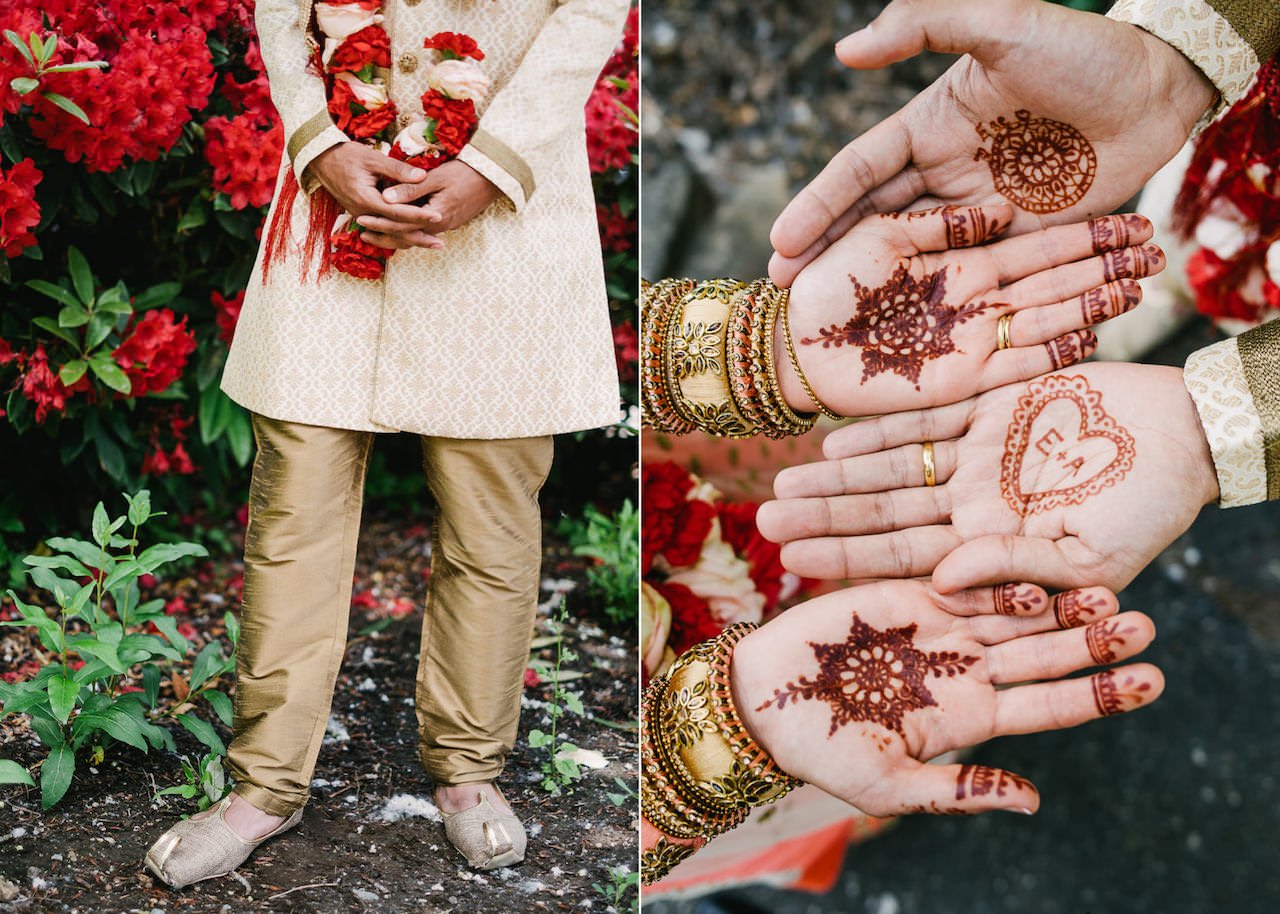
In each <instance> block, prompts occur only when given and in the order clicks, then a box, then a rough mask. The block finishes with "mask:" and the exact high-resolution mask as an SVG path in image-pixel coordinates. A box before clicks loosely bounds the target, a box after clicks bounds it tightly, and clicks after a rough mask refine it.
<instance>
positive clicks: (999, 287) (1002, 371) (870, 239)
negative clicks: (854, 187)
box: [774, 206, 1165, 415]
mask: <svg viewBox="0 0 1280 914" xmlns="http://www.w3.org/2000/svg"><path fill="white" fill-rule="evenodd" d="M1011 215H1012V209H1011V208H1010V207H1008V206H988V207H943V208H939V209H936V210H928V211H921V212H913V213H907V214H897V213H895V214H891V215H884V216H873V217H870V218H868V219H865V220H863V221H862V222H860V223H859V224H858V225H857V226H855V227H854V228H853V229H852V230H850V231H849V232H848V234H846V235H845V236H844V238H842V239H841V240H840V241H838V242H837V243H836V244H835V245H833V246H832V247H831V248H829V249H828V250H827V251H826V252H824V253H823V255H822V256H821V257H819V258H818V259H817V260H816V261H814V263H813V264H812V265H811V266H810V267H809V269H807V270H806V271H805V273H804V274H803V275H802V276H801V277H800V278H799V279H797V280H796V283H795V285H794V286H793V287H792V289H791V295H790V302H789V306H788V321H789V330H790V333H791V341H792V349H793V350H794V352H795V357H796V359H797V360H798V361H799V363H800V367H801V369H802V370H803V371H804V372H805V375H806V376H807V377H808V379H809V381H810V383H811V384H812V386H813V388H814V391H815V392H816V394H817V395H818V398H819V399H821V400H822V401H823V402H824V403H825V404H826V405H827V406H829V407H830V408H832V409H833V410H836V411H837V412H841V413H843V414H845V415H868V414H878V413H884V412H893V411H898V410H904V409H916V408H919V407H922V406H929V405H936V404H940V403H947V402H954V401H955V400H957V399H961V398H963V397H966V396H971V395H972V394H975V393H979V392H981V391H984V390H989V389H991V388H993V387H998V386H1000V385H1003V384H1008V383H1010V382H1012V381H1019V380H1023V379H1026V378H1030V377H1034V376H1036V375H1039V374H1043V373H1044V372H1047V371H1051V370H1053V369H1055V368H1061V367H1063V366H1066V365H1071V364H1074V363H1075V362H1078V361H1080V360H1082V359H1083V358H1085V357H1086V356H1088V355H1089V354H1090V353H1091V352H1092V351H1093V347H1094V345H1095V343H1096V341H1095V339H1094V336H1093V334H1092V332H1091V331H1090V330H1089V328H1090V327H1091V326H1093V325H1095V324H1098V323H1101V322H1102V321H1106V320H1109V319H1110V318H1112V317H1115V316H1117V315H1119V314H1123V313H1124V312H1126V311H1129V310H1131V309H1132V308H1134V307H1135V306H1136V305H1137V304H1138V302H1139V301H1140V300H1141V297H1142V293H1141V290H1140V288H1139V286H1138V284H1137V282H1136V281H1135V280H1136V279H1138V278H1140V277H1143V276H1149V275H1151V274H1153V273H1158V272H1159V271H1160V270H1162V269H1164V263H1165V261H1164V255H1163V253H1162V252H1161V251H1160V249H1159V248H1158V247H1156V246H1155V245H1153V244H1150V243H1148V240H1149V239H1150V238H1151V234H1152V227H1151V223H1149V222H1148V221H1147V220H1146V219H1144V218H1143V217H1141V216H1137V215H1120V216H1104V217H1102V218H1100V219H1095V220H1093V221H1092V222H1088V223H1081V224H1078V225H1070V226H1060V227H1057V228H1052V229H1047V230H1044V231H1040V232H1035V233H1032V234H1029V235H1024V236H1020V237H1018V238H1013V239H1008V240H1003V241H993V240H992V239H994V238H995V237H996V236H998V235H999V234H1000V233H1001V232H1002V231H1003V230H1004V229H1005V228H1006V227H1007V225H1008V222H1009V219H1010V218H1011ZM975 245H976V246H975ZM1003 315H1010V319H1009V322H1008V330H1009V342H1010V343H1011V344H1012V345H1011V347H1010V348H1008V349H1007V350H998V349H997V340H998V336H999V331H998V323H999V321H1000V319H1001V317H1002V316H1003ZM787 329H788V327H787V326H786V325H784V323H783V322H782V321H781V320H780V321H779V322H778V328H777V334H778V338H777V339H776V340H775V344H774V350H775V359H774V361H775V364H776V365H777V368H778V372H779V382H780V384H781V387H782V393H783V396H784V398H785V399H786V400H787V402H788V403H790V404H791V405H792V406H793V407H795V408H796V409H798V410H802V411H811V410H812V409H813V404H812V401H811V400H810V398H809V395H808V393H807V392H806V391H805V389H804V386H803V384H802V383H801V381H800V379H799V376H798V375H797V374H796V372H795V370H794V368H793V366H792V361H791V358H790V353H789V352H788V350H787V346H786V338H785V333H786V332H787Z"/></svg>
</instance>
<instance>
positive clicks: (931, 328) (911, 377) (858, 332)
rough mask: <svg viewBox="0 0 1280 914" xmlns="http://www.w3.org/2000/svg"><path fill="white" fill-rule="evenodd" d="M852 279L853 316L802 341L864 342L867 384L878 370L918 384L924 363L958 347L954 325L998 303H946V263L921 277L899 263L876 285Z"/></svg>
mask: <svg viewBox="0 0 1280 914" xmlns="http://www.w3.org/2000/svg"><path fill="white" fill-rule="evenodd" d="M849 281H850V282H852V283H853V298H854V310H853V317H851V318H849V320H847V321H846V322H845V323H844V324H843V325H838V324H832V325H831V326H830V327H825V328H823V329H821V330H819V331H818V336H817V337H816V338H813V337H804V338H802V339H801V340H800V342H801V344H802V345H805V346H812V345H813V344H815V343H821V344H822V348H823V349H826V348H827V347H828V346H836V347H839V346H842V345H845V344H847V345H849V346H856V347H859V348H860V349H861V350H862V383H864V384H865V383H866V382H867V381H868V380H870V379H871V378H873V377H875V376H876V375H878V374H884V373H886V372H892V373H893V374H896V375H900V376H902V377H904V378H906V379H907V380H908V381H910V382H911V383H912V384H914V385H915V387H916V390H919V389H920V370H921V369H922V368H923V367H924V363H925V362H929V361H932V360H934V359H938V358H941V357H942V356H944V355H949V354H950V353H953V352H957V351H958V350H957V349H956V344H955V342H954V341H953V340H952V339H951V333H952V331H953V330H954V329H955V328H956V327H957V326H959V325H960V324H963V323H964V322H965V321H967V320H970V319H972V318H974V317H977V316H978V315H979V314H982V313H983V312H984V311H988V310H990V309H992V308H994V307H996V305H994V304H987V303H986V302H980V303H974V302H967V303H966V304H964V305H961V306H960V307H958V308H957V307H955V306H954V305H949V304H947V303H946V302H945V301H944V300H943V299H944V298H945V297H946V294H947V271H946V270H945V269H943V270H939V271H938V272H936V273H928V274H926V275H924V276H923V277H921V278H920V279H916V278H915V277H914V276H912V275H911V272H910V270H908V269H907V268H906V266H905V265H899V266H898V268H897V269H896V270H895V271H894V273H893V275H892V276H891V277H889V281H888V282H886V283H885V284H884V285H883V286H879V287H878V288H874V289H873V288H870V287H868V286H864V285H862V283H860V282H858V280H857V278H856V277H854V276H850V277H849ZM1001 307H1004V306H1001Z"/></svg>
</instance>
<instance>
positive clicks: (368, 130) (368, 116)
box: [329, 79, 396, 140]
mask: <svg viewBox="0 0 1280 914" xmlns="http://www.w3.org/2000/svg"><path fill="white" fill-rule="evenodd" d="M329 113H330V114H332V115H333V116H334V119H335V123H336V124H337V125H338V129H339V130H341V131H342V132H343V133H345V134H347V136H349V137H351V138H352V139H357V140H364V139H368V138H369V137H371V136H376V135H377V134H379V133H381V132H382V131H383V130H385V129H387V127H389V126H390V125H391V124H392V123H394V122H395V119H396V106H395V105H394V104H393V103H392V102H387V103H386V104H385V105H379V106H378V107H376V108H374V109H373V110H370V109H368V108H366V107H365V106H364V105H362V104H360V101H359V99H357V98H356V94H355V92H354V91H352V89H351V86H350V85H349V84H348V83H346V82H345V81H343V80H341V79H335V80H334V81H333V88H332V89H330V90H329Z"/></svg>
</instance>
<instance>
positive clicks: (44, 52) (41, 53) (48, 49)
mask: <svg viewBox="0 0 1280 914" xmlns="http://www.w3.org/2000/svg"><path fill="white" fill-rule="evenodd" d="M29 40H30V42H31V50H32V51H33V52H34V53H35V55H36V62H37V63H39V64H40V66H41V67H43V66H44V65H45V64H47V63H48V62H49V58H50V57H52V56H53V52H54V51H55V50H57V47H58V36H57V35H50V36H49V38H48V40H46V41H41V40H40V36H38V35H36V34H35V33H34V32H32V33H31V38H30V39H29Z"/></svg>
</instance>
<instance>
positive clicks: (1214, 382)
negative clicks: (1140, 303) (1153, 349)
mask: <svg viewBox="0 0 1280 914" xmlns="http://www.w3.org/2000/svg"><path fill="white" fill-rule="evenodd" d="M1182 379H1183V383H1185V384H1186V386H1187V391H1188V392H1189V393H1190V394H1191V399H1192V400H1193V401H1195V404H1196V411H1197V412H1199V414H1200V422H1201V424H1202V425H1203V426H1204V433H1205V437H1206V438H1208V440H1209V450H1210V452H1211V453H1212V454H1213V464H1214V469H1215V470H1216V471H1217V474H1218V488H1219V489H1220V497H1219V499H1218V504H1220V505H1221V506H1222V507H1224V508H1234V507H1237V506H1240V505H1252V504H1255V503H1256V502H1260V501H1266V500H1267V466H1266V460H1265V455H1264V452H1263V439H1262V418H1261V416H1259V414H1258V410H1257V407H1256V406H1255V405H1254V402H1253V396H1252V395H1251V394H1250V392H1249V382H1248V380H1247V379H1246V378H1245V373H1244V366H1243V365H1242V364H1241V362H1240V349H1239V346H1238V344H1237V343H1236V341H1235V340H1234V339H1230V340H1223V341H1222V342H1220V343H1214V344H1213V345H1212V346H1206V347H1205V348H1204V349H1201V350H1198V351H1197V352H1193V353H1192V354H1191V357H1190V358H1189V359H1187V364H1186V367H1185V368H1184V369H1183V376H1182Z"/></svg>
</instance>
